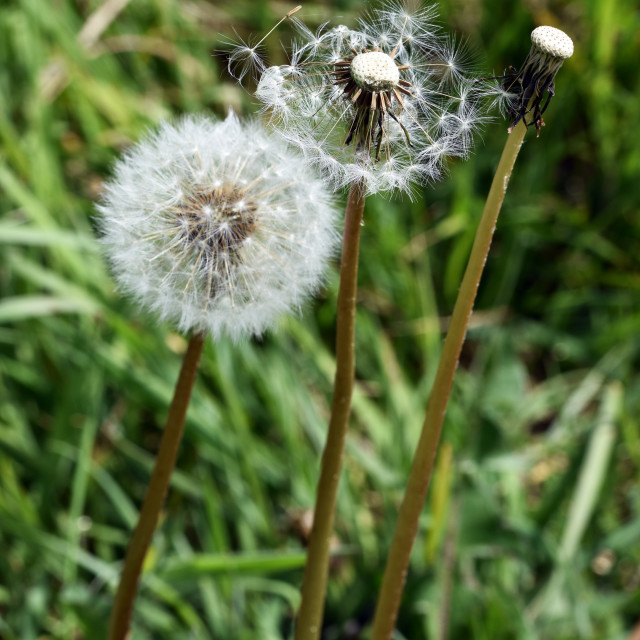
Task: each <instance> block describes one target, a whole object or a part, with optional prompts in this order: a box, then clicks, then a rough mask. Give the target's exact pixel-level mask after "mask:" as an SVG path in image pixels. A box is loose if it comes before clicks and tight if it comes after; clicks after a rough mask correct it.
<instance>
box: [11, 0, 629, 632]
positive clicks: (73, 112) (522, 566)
mask: <svg viewBox="0 0 640 640" xmlns="http://www.w3.org/2000/svg"><path fill="white" fill-rule="evenodd" d="M356 5H357V3H355V2H349V1H342V2H339V3H336V4H335V8H331V6H330V5H328V4H324V5H322V6H320V5H316V4H314V3H309V4H306V5H305V6H304V8H303V11H302V12H301V14H300V15H301V16H302V17H303V18H305V19H306V20H308V21H309V22H310V23H312V24H314V23H318V22H321V21H322V20H323V19H325V18H329V17H331V16H332V15H334V14H336V15H339V16H341V17H342V19H344V20H351V16H353V15H355V11H356V10H357V8H356ZM536 6H537V5H536ZM544 6H545V7H546V8H545V9H544V10H542V9H541V10H540V13H539V14H535V15H531V14H529V13H526V12H525V10H524V8H523V7H522V6H520V5H519V4H516V5H513V3H511V4H509V3H507V4H505V3H500V2H498V1H497V0H486V1H485V2H476V3H465V6H464V11H463V8H462V6H461V5H460V4H459V3H455V2H451V3H447V4H445V5H443V6H442V7H441V10H442V14H443V15H444V18H445V19H446V20H447V22H448V23H449V24H450V25H451V26H453V27H454V28H456V29H457V30H458V31H460V32H462V33H463V35H465V36H466V37H467V38H468V39H469V40H470V44H471V45H472V46H473V47H475V48H476V49H477V50H478V51H481V52H482V54H481V65H483V67H484V71H486V73H487V74H490V73H491V71H492V70H493V71H495V72H501V70H502V69H503V68H504V67H505V66H507V65H509V64H514V65H516V66H517V65H518V64H519V63H520V62H521V61H522V60H523V58H524V56H525V55H526V53H527V51H528V47H529V45H528V34H529V32H530V30H531V28H532V27H534V26H536V25H537V24H544V23H551V24H553V25H555V26H561V27H563V28H566V30H567V31H568V32H569V33H570V34H571V35H572V36H573V37H574V40H575V44H576V53H575V55H574V57H573V58H572V59H571V60H570V61H569V62H567V63H566V64H565V66H564V68H563V69H562V70H561V71H560V73H559V74H558V77H557V81H556V90H557V97H556V98H555V99H554V100H553V102H552V104H551V107H550V109H549V111H548V112H547V114H546V117H545V120H546V121H547V126H546V127H545V129H543V131H542V135H541V137H540V139H539V140H536V139H535V137H534V136H533V135H530V136H529V137H528V138H527V142H526V145H525V147H524V149H523V151H522V153H521V155H520V157H519V159H518V164H517V166H516V171H515V174H514V178H513V181H512V184H511V186H510V188H509V192H508V195H507V200H506V202H505V205H504V209H503V214H502V216H501V220H500V223H499V226H498V230H497V235H496V239H495V242H494V246H493V249H492V253H491V256H490V259H489V262H488V264H487V270H486V273H485V277H484V280H483V283H482V285H481V289H480V292H479V299H478V303H477V305H476V308H477V314H476V316H475V318H474V326H473V328H472V330H471V331H470V333H469V338H468V343H467V345H466V347H465V350H464V353H463V362H462V365H461V367H460V369H459V371H458V375H457V380H456V385H455V389H454V396H453V402H452V405H451V406H450V410H449V413H448V415H447V423H446V426H445V433H444V442H445V443H446V451H448V452H450V455H444V456H441V458H440V460H439V463H438V469H439V472H438V476H437V478H436V480H435V482H434V485H433V487H432V491H431V494H430V498H429V504H428V506H427V508H426V509H425V511H424V514H423V520H422V523H421V529H420V534H419V539H418V541H417V544H416V547H415V552H414V557H413V564H412V569H411V572H410V574H409V579H408V585H407V591H406V597H405V599H404V604H403V609H402V612H401V619H400V626H399V633H398V639H400V638H406V639H407V640H422V639H426V638H429V639H434V638H437V639H444V638H445V637H449V638H451V639H458V638H459V639H463V638H474V639H477V640H483V639H489V638H490V639H491V640H496V639H499V638H505V639H512V638H518V639H523V640H528V639H532V640H533V639H549V640H564V639H566V640H574V639H575V638H589V639H594V640H598V639H604V638H606V639H607V640H622V639H626V638H628V637H629V634H630V631H631V629H632V628H633V626H634V625H635V624H636V623H637V622H638V620H639V619H640V597H639V596H638V593H640V590H639V587H640V490H639V483H638V481H639V479H640V423H639V421H638V415H640V375H639V374H638V363H639V361H640V358H639V349H640V338H639V336H640V311H639V309H640V304H639V300H640V252H639V251H638V247H639V246H640V218H639V217H638V205H639V204H640V186H639V185H638V175H639V174H640V147H639V146H638V143H637V141H638V139H639V138H640V123H639V122H640V121H639V120H638V117H637V116H638V106H637V105H638V99H637V96H638V91H639V90H640V86H639V81H638V73H637V33H638V27H639V26H640V25H639V22H640V18H639V17H638V14H637V10H636V7H635V5H634V3H633V2H631V1H630V0H622V1H621V2H618V3H604V2H601V1H600V0H585V2H583V3H580V4H579V3H561V2H552V3H550V4H548V5H544ZM97 7H98V3H96V2H89V3H76V2H71V1H70V0H60V2H55V3H50V2H44V1H43V0H8V1H7V2H5V3H3V4H2V6H0V212H1V218H0V291H1V298H0V379H1V384H0V478H1V481H0V544H1V545H2V549H3V550H4V552H3V553H2V554H0V585H2V586H1V587H0V636H1V637H3V638H6V639H7V640H14V639H15V640H17V639H19V640H36V639H44V638H59V639H61V640H62V639H65V640H66V639H69V638H78V639H79V638H86V639H88V640H93V639H96V640H100V639H101V638H103V637H104V633H105V628H106V620H107V617H108V612H109V606H110V602H111V599H112V596H113V591H114V588H115V581H116V579H117V575H118V570H119V566H120V564H119V563H120V561H121V559H122V557H123V555H124V549H125V545H126V543H127V540H128V536H129V533H130V531H131V529H132V527H133V526H134V524H135V521H136V518H137V509H138V506H139V505H140V502H141V499H142V496H143V494H144V489H145V486H146V482H147V480H148V477H149V473H150V469H151V465H152V464H153V452H154V451H155V448H156V446H157V443H158V440H159V435H160V429H161V427H162V425H163V423H164V418H165V416H166V412H167V408H168V403H169V400H170V397H171V391H172V386H173V383H174V381H175V379H176V376H177V372H178V368H179V364H180V354H181V352H182V350H183V348H184V346H185V343H184V341H183V340H182V339H181V338H180V337H179V336H177V335H176V334H175V333H173V332H172V329H171V328H170V327H158V326H157V325H156V324H154V322H153V320H152V319H151V318H149V317H145V316H143V315H141V314H140V313H139V312H138V311H137V310H136V308H135V305H134V304H133V303H132V302H130V301H127V300H124V299H122V298H121V297H120V296H119V295H118V294H117V292H115V291H114V289H113V283H112V281H111V279H110V276H109V274H108V270H107V268H106V265H105V263H104V260H103V259H102V258H101V256H100V252H99V249H98V247H97V243H96V241H95V239H94V232H93V219H92V218H93V215H94V214H93V202H94V201H95V199H96V197H97V194H98V193H99V189H100V184H101V181H102V179H103V178H104V177H106V176H108V175H109V171H110V167H111V166H112V162H113V160H114V158H115V157H116V156H117V155H118V154H119V153H120V152H121V151H122V150H123V149H124V148H125V147H126V146H127V145H128V144H130V143H131V142H132V141H134V140H136V139H137V138H138V137H139V136H140V135H141V134H142V133H143V131H144V130H145V128H146V127H147V126H151V125H153V124H155V123H157V122H158V121H159V120H160V119H162V118H164V117H170V116H172V115H178V114H180V113H184V112H196V111H198V112H199V111H206V112H212V113H215V114H217V115H222V114H224V112H225V110H226V109H227V107H228V106H229V105H232V106H234V107H236V108H238V109H240V110H242V111H243V112H245V113H249V112H251V111H252V110H253V109H254V106H253V105H252V100H251V96H250V95H249V94H247V93H244V92H243V91H241V90H239V89H238V88H237V87H236V86H235V85H234V84H233V83H232V81H231V80H230V79H229V78H228V77H227V76H226V74H225V72H224V57H223V56H222V57H219V56H212V53H213V52H214V51H215V50H216V49H218V48H221V47H222V44H221V36H220V34H225V35H227V36H229V35H232V33H233V29H234V28H235V29H236V30H237V31H238V32H239V33H240V34H241V35H245V34H248V33H252V32H253V33H258V32H260V31H262V30H264V29H265V27H267V26H270V25H271V24H273V23H274V21H275V20H276V19H277V18H278V17H279V16H281V15H282V14H284V13H285V12H286V11H287V10H288V9H289V8H291V7H290V6H289V5H283V4H276V3H273V4H269V3H267V2H264V1H261V2H257V3H250V2H236V3H229V2H227V3H208V2H204V1H202V0H198V1H196V2H190V3H186V2H183V3H178V2H175V1H172V0H166V1H160V0H145V1H142V0H137V1H133V2H130V3H129V4H128V5H127V6H126V7H125V8H124V9H123V10H122V11H121V12H120V13H119V14H118V15H117V17H116V18H115V19H114V20H113V21H112V22H110V23H109V24H107V25H106V29H105V31H104V33H100V34H99V35H98V36H97V39H96V38H93V39H92V38H91V37H90V33H89V30H88V28H85V30H84V31H83V26H85V25H86V24H87V19H88V17H89V15H90V14H91V12H92V11H93V10H95V9H97ZM81 32H82V33H83V34H84V35H83V37H82V38H80V39H79V38H78V34H79V33H81ZM280 33H281V35H282V36H283V37H285V38H286V29H284V30H281V31H280ZM125 36H127V37H125ZM128 36H135V38H131V37H128ZM271 47H272V51H271V53H272V55H273V56H274V59H275V60H280V59H281V57H282V55H283V53H282V51H281V49H280V48H279V45H278V43H277V40H274V41H272V44H271ZM505 129H506V124H505V123H504V122H503V121H502V120H501V119H500V118H499V117H496V120H495V121H494V122H493V123H491V124H489V125H488V126H487V127H486V129H485V134H484V140H483V141H479V143H478V147H477V150H476V152H475V155H474V157H473V158H472V159H471V160H470V161H469V162H467V163H464V164H462V163H458V164H456V165H454V166H452V167H451V175H450V176H449V177H448V178H447V179H446V180H445V181H443V182H441V183H440V184H438V185H436V186H435V187H434V188H432V189H429V190H426V191H424V192H421V193H419V194H418V197H417V198H416V201H415V202H410V201H408V199H406V198H396V199H394V200H392V201H391V202H387V201H385V200H383V199H381V198H373V199H371V200H370V201H368V203H367V209H366V212H365V227H364V229H363V237H362V258H361V270H360V285H361V289H360V299H359V310H358V328H357V331H358V335H357V344H358V387H357V391H356V397H355V399H354V415H353V428H352V431H351V438H350V441H349V443H348V455H347V460H346V468H345V474H344V479H343V484H342V487H341V494H340V499H339V514H338V519H337V540H338V544H339V547H338V549H339V552H338V553H337V555H336V558H335V562H334V566H333V569H332V574H331V584H330V594H329V602H328V608H327V622H326V629H325V638H326V639H327V640H331V639H336V640H337V639H345V638H348V637H355V636H349V635H348V629H349V628H351V629H356V630H359V629H365V628H366V625H367V623H368V622H369V621H370V619H371V616H372V610H373V606H374V602H375V593H376V585H377V583H378V582H379V580H380V576H381V571H382V569H383V567H384V560H385V550H386V548H387V545H388V544H389V542H390V538H391V535H392V531H393V525H394V522H395V513H396V509H397V505H398V501H399V499H400V497H401V495H402V488H403V482H404V479H405V477H406V475H407V473H408V469H409V465H410V461H411V456H412V452H413V447H414V444H415V442H416V439H417V436H418V433H419V429H420V426H421V422H422V417H423V411H424V405H425V401H426V397H427V393H428V389H429V385H430V384H431V380H432V376H433V374H434V372H435V366H436V363H437V358H438V355H439V349H440V344H441V338H442V334H441V327H442V325H443V323H444V321H445V320H446V317H447V316H448V314H449V313H450V312H451V309H452V305H453V301H454V299H455V296H456V293H457V287H458V284H459V282H460V278H461V275H462V272H463V269H464V266H465V264H466V259H467V256H468V252H469V249H470V243H471V241H472V238H473V234H474V231H475V224H476V222H477V220H478V216H479V214H480V211H481V208H482V203H483V200H484V197H485V195H486V192H487V190H488V183H489V181H490V179H491V175H492V171H493V168H494V166H495V165H496V163H497V159H498V156H499V153H500V149H501V146H502V144H503V141H504V135H505ZM336 295H337V277H336V270H335V268H334V270H333V271H332V274H331V276H330V279H329V283H328V286H327V290H326V292H325V293H324V295H323V296H322V297H321V298H320V299H318V300H317V301H316V302H315V303H314V304H313V305H311V306H310V307H308V308H307V309H306V311H305V313H304V315H303V317H302V318H298V319H287V320H285V321H283V323H282V325H281V328H280V329H279V331H278V332H276V333H275V334H273V335H270V336H268V337H266V338H265V339H264V341H262V342H252V343H245V344H241V345H233V344H231V343H228V342H221V343H218V344H215V345H214V344H212V343H209V344H208V345H207V346H206V350H205V354H204V358H203V362H202V368H201V374H200V377H199V380H198V383H197V386H196V390H195V394H194V398H193V404H192V408H191V411H190V414H189V418H188V424H187V430H186V436H185V441H184V443H183V447H182V450H181V454H180V458H179V472H178V473H176V475H175V477H174V479H173V485H172V491H171V493H170V496H169V500H168V502H167V505H166V514H165V517H164V519H163V521H162V523H161V526H160V528H159V531H158V533H157V535H156V537H155V539H154V545H153V548H152V552H151V554H150V556H149V558H148V560H147V564H146V568H145V573H144V576H143V580H142V585H141V589H140V594H139V598H138V602H137V605H138V606H137V609H136V616H135V627H134V635H133V638H134V640H144V639H147V638H148V639H154V640H156V639H158V638H172V639H180V638H185V639H186V638H189V639H191V638H196V639H227V638H233V639H234V640H236V639H237V640H244V639H245V638H246V639H251V640H255V639H256V638H260V639H261V640H271V639H273V640H277V639H280V638H287V637H288V634H289V632H290V629H291V619H292V613H293V611H294V610H295V607H296V606H297V604H298V602H299V595H298V588H299V585H300V581H301V577H302V572H301V565H302V562H303V551H304V545H303V538H304V533H303V531H302V529H303V528H304V527H302V526H301V522H303V517H302V516H303V515H304V512H305V511H306V510H308V509H309V508H310V507H311V506H312V505H313V501H314V492H315V483H316V480H317V476H318V467H319V454H320V451H321V448H322V445H323V442H324V433H325V429H326V421H327V416H328V406H329V402H330V392H331V381H332V375H333V369H334V363H333V357H332V352H333V348H332V336H333V322H334V314H335V311H334V310H335V299H336ZM443 620H446V621H447V622H446V625H445V624H443V622H442V621H443ZM445 627H448V636H447V635H446V634H445V630H444V628H445Z"/></svg>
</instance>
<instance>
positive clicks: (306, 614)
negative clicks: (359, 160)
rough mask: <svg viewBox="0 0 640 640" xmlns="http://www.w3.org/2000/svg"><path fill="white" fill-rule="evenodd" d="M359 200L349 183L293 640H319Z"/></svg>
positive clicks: (351, 358) (343, 417)
mask: <svg viewBox="0 0 640 640" xmlns="http://www.w3.org/2000/svg"><path fill="white" fill-rule="evenodd" d="M364 201H365V188H364V184H363V183H356V184H353V185H352V186H351V190H350V191H349V198H348V200H347V209H346V212H345V220H344V236H343V238H342V260H341V263H340V289H339V292H338V310H337V318H336V377H335V381H334V385H333V402H332V405H331V419H330V421H329V431H328V434H327V444H326V446H325V449H324V453H323V454H322V469H321V471H320V480H319V482H318V493H317V498H316V507H315V511H314V515H313V527H312V529H311V538H310V539H309V549H308V552H307V563H306V566H305V572H304V579H303V582H302V601H301V604H300V610H299V611H298V619H297V622H296V632H295V640H316V639H317V638H319V637H320V629H321V627H322V616H323V613H324V600H325V593H326V589H327V576H328V573H329V555H330V551H331V548H330V545H331V535H332V533H333V521H334V515H335V509H336V501H337V497H338V484H339V482H340V471H341V469H342V457H343V454H344V447H345V443H346V437H347V428H348V426H349V415H350V413H351V396H352V394H353V379H354V375H355V322H356V293H357V287H358V251H359V246H360V229H361V223H362V214H363V211H364Z"/></svg>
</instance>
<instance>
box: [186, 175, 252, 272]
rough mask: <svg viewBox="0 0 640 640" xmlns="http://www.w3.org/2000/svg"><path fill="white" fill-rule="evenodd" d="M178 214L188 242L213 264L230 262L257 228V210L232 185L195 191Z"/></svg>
mask: <svg viewBox="0 0 640 640" xmlns="http://www.w3.org/2000/svg"><path fill="white" fill-rule="evenodd" d="M177 213H178V217H179V218H180V220H181V222H182V225H183V227H182V228H183V230H184V232H185V235H186V239H187V241H188V242H189V243H190V244H193V245H194V247H196V248H197V250H198V251H201V250H202V249H203V248H204V249H205V252H206V254H207V256H206V259H207V260H209V261H213V262H214V263H215V262H217V261H219V260H220V259H222V258H223V257H225V256H226V258H233V257H234V254H235V253H236V252H237V251H238V250H239V249H240V247H241V246H242V245H243V244H244V242H245V241H246V240H247V238H248V237H249V236H250V235H251V234H252V233H253V231H254V229H255V227H256V206H255V205H254V204H253V203H252V202H251V200H250V199H249V198H247V195H246V193H244V192H243V190H242V189H239V188H237V187H235V186H233V185H222V186H221V187H216V188H213V189H211V187H208V188H203V189H202V190H195V191H194V192H192V193H191V195H190V196H189V197H188V198H186V199H185V201H183V202H182V203H181V206H179V207H178V212H177ZM226 258H225V259H226Z"/></svg>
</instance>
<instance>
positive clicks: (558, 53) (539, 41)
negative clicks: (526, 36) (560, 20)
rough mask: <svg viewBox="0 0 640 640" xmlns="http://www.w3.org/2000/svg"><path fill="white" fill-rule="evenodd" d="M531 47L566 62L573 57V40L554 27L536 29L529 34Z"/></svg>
mask: <svg viewBox="0 0 640 640" xmlns="http://www.w3.org/2000/svg"><path fill="white" fill-rule="evenodd" d="M531 42H532V43H533V46H534V47H536V48H537V49H539V50H540V51H541V52H542V53H547V54H549V55H551V56H553V57H554V58H562V59H563V60H566V59H567V58H570V57H571V56H572V55H573V40H571V38H570V37H569V36H568V35H567V34H566V33H565V32H564V31H560V29H556V28H555V27H537V28H536V29H534V30H533V31H532V32H531Z"/></svg>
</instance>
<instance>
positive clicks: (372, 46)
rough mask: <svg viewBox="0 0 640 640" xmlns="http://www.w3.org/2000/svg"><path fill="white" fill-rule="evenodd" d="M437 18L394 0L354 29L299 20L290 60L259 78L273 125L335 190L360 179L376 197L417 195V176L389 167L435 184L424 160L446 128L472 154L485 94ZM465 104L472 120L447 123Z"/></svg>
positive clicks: (436, 172) (429, 10)
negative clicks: (390, 193)
mask: <svg viewBox="0 0 640 640" xmlns="http://www.w3.org/2000/svg"><path fill="white" fill-rule="evenodd" d="M435 15H436V11H435V9H434V8H433V7H426V8H421V9H419V10H417V11H411V10H409V9H408V8H406V7H405V6H404V5H403V4H401V3H398V2H387V3H386V4H384V5H383V6H382V7H381V8H379V9H376V10H373V11H371V12H370V13H368V14H367V15H366V16H365V17H363V18H362V19H361V20H359V22H358V25H357V28H355V29H351V28H349V27H347V26H345V25H338V26H335V27H330V26H328V25H323V26H322V27H321V28H320V29H318V30H317V31H316V32H311V31H310V30H309V29H308V28H306V27H305V26H304V25H302V23H301V22H299V21H297V20H296V22H295V24H296V26H297V29H298V37H297V39H296V41H295V44H294V45H293V48H292V51H291V54H290V63H289V64H288V65H285V66H281V67H268V68H266V69H265V70H264V71H263V72H261V73H260V74H258V75H259V77H258V87H257V91H256V96H257V98H258V99H259V100H260V102H261V103H262V106H263V110H264V112H265V113H266V114H267V116H268V119H269V121H270V123H271V124H272V126H273V128H274V129H275V130H276V131H278V132H279V133H280V134H281V135H282V136H283V137H284V138H285V139H286V140H287V141H289V142H291V143H292V144H294V145H295V146H296V147H297V148H299V149H300V151H301V152H302V153H303V154H304V155H305V156H306V157H307V159H308V160H310V161H313V162H314V163H315V164H316V165H317V166H318V167H319V168H320V170H321V171H322V172H323V174H324V175H325V177H327V178H328V179H329V180H331V181H332V183H333V185H334V186H335V187H342V186H346V185H349V184H351V183H352V182H353V181H354V180H359V181H362V182H364V184H365V185H366V190H367V192H368V193H375V192H377V191H387V190H401V191H409V190H410V184H411V181H407V179H406V178H405V176H404V174H403V173H402V171H400V170H399V169H397V168H394V169H393V170H391V169H390V167H397V166H399V165H402V167H403V168H404V169H405V170H408V169H407V168H408V167H411V170H410V171H409V173H410V175H411V176H412V178H411V180H412V181H413V180H417V181H418V182H429V181H431V180H434V179H436V178H437V177H439V176H440V175H441V170H440V167H438V166H436V164H437V163H436V162H435V161H434V160H431V161H430V162H429V163H423V162H421V161H420V157H421V156H422V155H424V154H428V149H429V148H430V147H431V146H433V145H435V144H437V142H438V140H437V139H438V136H441V135H443V134H444V133H446V135H447V136H449V137H454V136H455V135H460V136H461V137H462V138H463V140H462V141H461V143H460V144H457V145H448V146H447V148H448V149H451V150H452V151H455V152H460V153H461V154H462V155H466V154H467V153H468V152H469V149H470V146H471V134H472V132H473V131H475V129H477V127H478V125H479V124H480V123H481V122H482V118H481V112H480V109H479V107H478V103H479V100H480V98H481V97H482V95H481V91H479V89H478V88H476V85H475V84H474V83H471V82H470V81H469V80H468V78H467V73H466V57H467V56H466V53H465V52H464V51H463V50H462V49H461V48H460V46H459V45H458V44H457V43H456V42H455V41H454V40H452V39H451V38H448V37H446V36H444V35H441V34H440V30H439V28H438V27H437V26H436V25H435V24H434V22H433V20H434V18H435ZM466 105H471V106H473V107H474V109H467V107H466ZM461 110H464V112H465V117H464V126H458V127H456V128H451V127H450V128H449V129H447V128H446V127H443V124H442V123H443V122H446V121H447V120H448V116H449V115H450V114H458V115H459V112H460V111H461ZM475 116H477V120H476V121H475V122H474V121H473V118H474V117H475ZM459 117H461V116H459ZM433 155H434V154H432V156H433ZM438 158H439V160H438V162H445V161H446V157H445V155H444V154H440V155H438Z"/></svg>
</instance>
